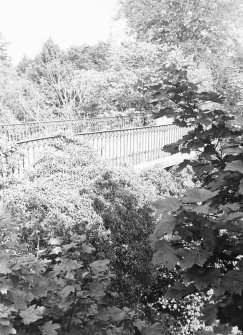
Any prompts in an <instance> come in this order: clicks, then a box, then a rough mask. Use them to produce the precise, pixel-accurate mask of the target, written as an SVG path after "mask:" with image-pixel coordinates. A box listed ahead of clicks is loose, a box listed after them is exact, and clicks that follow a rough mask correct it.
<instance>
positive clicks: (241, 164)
mask: <svg viewBox="0 0 243 335" xmlns="http://www.w3.org/2000/svg"><path fill="white" fill-rule="evenodd" d="M225 171H237V172H240V173H243V161H241V160H237V161H233V162H231V163H228V164H227V165H226V167H225Z"/></svg>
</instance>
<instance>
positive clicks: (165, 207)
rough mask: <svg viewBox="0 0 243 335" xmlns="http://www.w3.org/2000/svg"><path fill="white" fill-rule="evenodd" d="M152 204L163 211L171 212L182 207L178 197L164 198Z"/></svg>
mask: <svg viewBox="0 0 243 335" xmlns="http://www.w3.org/2000/svg"><path fill="white" fill-rule="evenodd" d="M152 205H153V206H154V207H155V208H156V209H159V210H161V211H165V212H171V211H176V210H178V209H179V208H180V201H179V200H178V199H176V198H164V199H158V200H156V201H154V202H153V203H152Z"/></svg>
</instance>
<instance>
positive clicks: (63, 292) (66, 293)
mask: <svg viewBox="0 0 243 335" xmlns="http://www.w3.org/2000/svg"><path fill="white" fill-rule="evenodd" d="M73 292H75V287H74V286H72V285H67V286H65V287H64V288H63V289H62V290H61V292H60V295H61V296H62V297H64V298H67V297H68V296H69V294H70V293H73Z"/></svg>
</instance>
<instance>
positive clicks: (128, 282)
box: [1, 136, 175, 335]
mask: <svg viewBox="0 0 243 335" xmlns="http://www.w3.org/2000/svg"><path fill="white" fill-rule="evenodd" d="M151 173H153V171H151ZM164 173H165V175H166V176H167V177H169V176H170V173H169V172H164ZM148 175H149V174H147V176H148ZM167 179H168V178H167ZM6 194H7V199H8V202H7V204H6V209H7V210H8V212H10V213H11V215H12V216H13V220H14V221H13V222H14V223H13V224H9V223H8V224H9V227H12V228H11V229H12V230H13V233H11V229H10V228H9V229H8V232H9V233H10V234H11V236H13V237H14V236H16V235H17V236H18V239H17V240H16V241H13V242H11V243H13V245H14V248H15V249H16V250H20V254H19V257H20V258H18V257H17V258H16V261H17V263H18V261H20V262H22V261H25V259H23V258H21V257H22V253H23V255H24V256H23V257H26V259H27V261H26V262H27V263H28V259H29V258H28V257H30V259H31V260H30V263H28V264H27V265H26V266H28V268H26V267H25V266H24V267H23V268H21V269H18V271H19V272H18V273H17V274H16V273H15V272H14V271H15V270H14V268H13V267H12V262H14V261H13V259H14V258H13V257H14V256H13V254H12V253H13V251H11V252H10V255H9V257H10V258H9V263H8V264H9V271H10V272H9V273H6V274H4V276H5V275H6V276H5V277H4V278H3V281H5V280H9V278H8V276H12V275H11V273H14V276H17V277H18V276H19V277H18V280H17V282H18V285H20V277H21V276H22V275H23V274H22V271H24V272H25V276H26V278H25V277H24V279H23V280H24V282H26V286H24V288H22V287H21V290H27V287H28V289H29V287H31V289H32V286H33V287H35V282H33V283H32V282H31V283H30V280H32V281H33V280H35V281H36V278H37V277H38V276H39V278H44V279H43V281H44V283H46V285H48V287H49V286H50V287H53V281H54V283H55V281H56V280H57V281H58V285H59V284H60V285H59V286H55V287H56V291H57V293H56V295H57V296H56V295H55V294H54V293H53V292H49V291H48V292H47V295H44V296H43V297H40V299H39V300H38V299H36V297H33V299H32V300H26V301H25V305H26V309H24V311H27V310H28V308H32V309H33V310H34V312H37V311H36V309H38V307H40V308H41V310H42V308H44V309H45V311H46V312H45V313H46V314H45V313H44V314H43V315H42V317H41V318H39V319H38V320H37V319H36V321H33V322H30V324H29V325H25V324H24V322H23V320H24V319H23V318H21V315H22V314H21V315H20V314H19V313H17V312H16V311H13V312H10V316H11V317H10V316H9V317H10V321H11V320H12V321H11V322H10V324H11V325H12V326H11V327H14V328H16V329H18V330H20V329H23V330H24V331H26V332H37V334H38V332H39V331H42V330H41V329H46V328H45V327H49V326H50V327H51V326H52V323H51V322H53V323H54V324H56V325H55V326H53V327H57V328H56V329H52V331H53V332H54V334H55V331H57V332H58V334H59V333H60V334H62V332H63V331H67V329H69V330H68V331H69V332H71V331H72V332H74V333H75V331H76V329H79V331H80V330H81V329H82V331H83V332H84V334H85V332H87V333H89V332H90V333H94V334H96V333H95V332H97V334H101V333H102V334H110V333H111V334H120V333H119V332H122V331H125V329H126V331H127V332H128V334H134V332H135V334H136V331H138V329H140V330H142V328H144V329H145V327H147V329H150V328H149V327H150V326H149V325H150V324H154V323H156V322H160V324H161V322H162V321H163V322H162V323H163V332H165V329H166V327H167V326H168V325H169V324H170V323H171V324H173V325H175V323H173V322H172V320H173V319H171V317H170V318H168V317H165V316H163V315H162V314H159V315H158V310H159V309H158V308H157V309H156V310H154V309H153V308H151V306H150V305H149V303H148V301H147V302H146V296H149V293H151V292H152V290H151V283H154V282H156V280H157V279H158V278H159V276H160V274H159V271H158V267H157V266H155V265H153V264H152V263H151V258H152V249H151V247H150V240H149V236H150V234H151V233H152V231H153V229H154V210H153V208H152V207H151V200H154V199H155V197H156V192H155V190H154V187H153V185H152V184H151V182H150V181H149V179H148V178H147V181H146V180H145V179H142V178H140V177H139V176H137V175H134V172H133V171H131V170H129V169H125V168H124V169H113V170H111V169H109V168H108V167H107V166H106V164H105V163H104V162H102V161H100V160H99V158H98V157H96V156H95V153H93V152H92V150H91V149H90V148H89V147H88V146H87V145H86V144H85V143H83V142H80V141H79V140H77V139H74V138H67V137H65V136H59V137H58V138H56V139H54V140H53V141H52V142H51V144H50V146H49V148H48V150H47V151H46V153H45V156H44V157H43V158H42V159H41V160H39V161H38V162H37V163H36V166H35V169H34V170H32V171H31V172H30V173H29V174H27V175H26V176H25V178H24V179H23V181H22V182H21V183H19V184H16V185H12V186H11V188H10V189H8V190H7V191H6ZM16 220H17V221H16ZM10 222H11V220H10ZM16 223H17V224H16ZM5 229H6V225H5V226H4V227H2V229H1V231H2V232H4V231H5ZM14 229H16V231H15V230H14ZM4 236H5V235H4ZM7 242H8V241H7ZM7 242H6V246H5V249H4V251H5V252H8V251H7V250H8V244H7ZM67 245H69V246H70V249H69V247H68V250H66V246H67ZM26 248H27V249H26ZM11 250H12V249H11ZM80 250H81V251H82V252H81V251H80ZM15 256H16V255H15ZM36 257H37V258H36ZM32 260H33V262H34V263H33V262H32ZM104 260H105V261H104ZM39 261H42V262H43V261H45V262H46V263H45V264H44V265H43V266H42V267H41V266H40V271H39V270H38V271H39V272H38V271H35V266H39V263H38V262H39ZM73 261H75V262H78V264H82V267H81V268H74V269H71V270H70V272H71V273H70V274H69V275H68V278H66V274H63V269H62V268H63V267H64V264H66V263H65V262H70V264H72V263H73ZM94 262H98V263H95V264H98V265H99V266H101V267H102V268H105V271H104V272H102V273H99V272H98V274H97V276H98V277H95V275H94V274H93V272H92V271H93V270H92V265H91V264H93V263H94ZM33 264H34V265H33ZM36 264H37V265H36ZM41 264H42V263H41ZM75 264H76V263H75ZM102 264H103V265H102ZM98 265H97V266H98ZM58 266H59V268H58V269H59V270H60V271H61V272H60V273H53V271H54V270H53V269H54V268H55V267H58ZM32 268H33V269H34V270H33V271H34V272H33V278H34V279H33V278H32V279H30V278H27V277H28V275H27V273H28V271H30V269H32ZM80 269H83V271H84V273H86V272H87V278H86V275H85V280H86V279H87V281H88V284H87V285H90V286H88V288H87V287H86V286H84V288H85V290H86V291H85V292H86V294H87V295H85V297H84V298H81V297H79V296H78V297H77V296H76V297H75V294H76V295H77V294H79V293H77V292H79V289H78V288H77V287H80V285H81V288H82V289H81V290H83V286H82V285H83V284H82V283H83V281H82V280H83V279H82V275H81V277H80V271H81V270H80ZM52 274H53V275H52ZM69 276H70V278H69ZM85 280H84V285H86V284H85V283H86V281H85ZM171 280H172V281H174V278H172V279H171V276H170V275H166V276H165V277H161V278H160V281H159V282H158V283H159V285H161V284H163V286H164V287H168V285H170V284H171V283H172V282H171ZM80 281H81V282H80ZM31 285H32V286H31ZM66 287H68V288H66ZM73 287H74V288H73ZM65 289H66V290H67V296H66V298H65V299H66V300H65V299H64V297H63V293H62V290H64V292H65ZM68 289H70V292H69V291H68ZM157 289H158V293H159V289H160V288H158V287H157ZM12 290H13V292H15V290H16V286H13V288H12ZM94 290H95V292H96V293H94V292H93V291H94ZM37 291H38V289H37ZM25 293H26V291H25ZM160 293H161V292H160ZM95 294H96V295H95ZM94 295H95V296H94ZM160 296H161V295H160ZM160 296H159V294H158V295H157V296H156V299H158V300H159V298H160ZM47 297H48V299H49V298H50V299H51V301H52V299H54V300H53V304H52V305H51V306H49V303H48V301H49V300H48V301H47ZM61 298H62V299H64V300H65V303H64V302H62V300H60V299H61ZM79 298H80V299H81V300H80V299H79ZM11 299H12V298H11ZM11 299H10V300H9V301H8V305H9V306H14V304H15V302H14V301H13V300H11ZM26 299H27V298H26ZM83 299H84V300H83ZM85 299H87V301H86V300H85ZM144 299H145V300H144ZM37 300H38V302H37ZM83 304H84V305H85V306H84V305H83ZM64 305H65V306H66V307H65V306H64ZM74 305H75V308H74V311H75V312H72V310H73V306H74ZM31 306H32V307H31ZM33 306H36V307H35V308H34V307H33ZM60 306H61V307H60ZM114 306H115V307H114ZM13 308H14V307H13ZM60 308H61V311H60V313H59V314H60V318H59V317H57V316H56V315H54V314H53V313H54V310H55V309H57V310H58V311H59V309H60ZM85 308H86V309H85ZM44 309H43V311H44ZM87 309H88V311H87ZM39 310H40V309H39ZM81 310H85V311H86V314H85V315H83V314H82V313H81ZM164 312H168V309H167V310H166V311H163V313H164ZM26 313H27V312H26ZM107 313H108V314H107ZM24 315H25V314H24ZM47 315H49V318H48V317H47ZM71 315H72V316H71ZM11 318H12V319H11ZM70 319H71V320H72V321H70V325H68V320H70ZM142 319H143V320H146V321H147V322H148V325H147V326H146V324H145V322H144V321H142ZM8 320H9V318H8ZM16 320H19V323H16V322H17V321H16ZM169 320H170V322H169ZM73 322H77V324H74V323H73ZM171 324H170V327H171ZM38 327H40V328H38ZM41 327H44V328H41ZM58 327H59V328H58ZM68 327H69V328H68ZM90 327H91V328H90ZM92 327H93V328H92ZM156 327H157V326H156ZM158 327H162V326H161V325H160V326H158ZM135 329H136V330H135ZM158 329H160V330H158V331H161V328H158ZM43 331H44V330H43ZM43 331H42V333H43ZM48 331H49V332H50V334H51V330H48ZM109 332H110V333H109ZM166 332H167V330H166ZM43 334H45V333H43ZM48 335H49V334H48Z"/></svg>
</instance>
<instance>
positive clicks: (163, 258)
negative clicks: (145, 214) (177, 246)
mask: <svg viewBox="0 0 243 335" xmlns="http://www.w3.org/2000/svg"><path fill="white" fill-rule="evenodd" d="M152 247H153V249H154V250H155V252H154V254H153V260H152V261H153V263H154V264H162V265H165V266H166V267H167V268H168V269H170V270H171V269H173V268H174V267H175V265H176V264H177V262H178V257H177V256H176V255H175V253H174V250H173V248H171V246H170V244H169V243H168V242H167V241H162V240H157V241H154V242H153V243H152Z"/></svg>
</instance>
